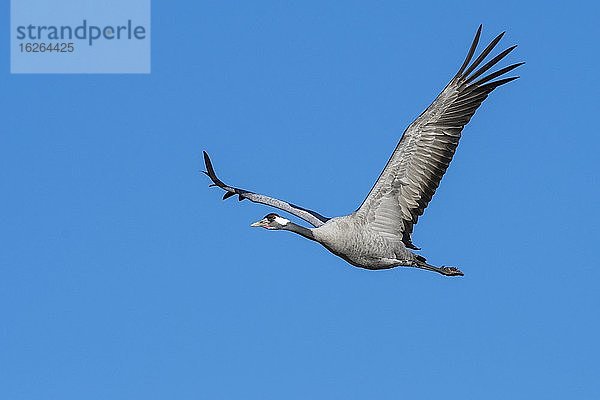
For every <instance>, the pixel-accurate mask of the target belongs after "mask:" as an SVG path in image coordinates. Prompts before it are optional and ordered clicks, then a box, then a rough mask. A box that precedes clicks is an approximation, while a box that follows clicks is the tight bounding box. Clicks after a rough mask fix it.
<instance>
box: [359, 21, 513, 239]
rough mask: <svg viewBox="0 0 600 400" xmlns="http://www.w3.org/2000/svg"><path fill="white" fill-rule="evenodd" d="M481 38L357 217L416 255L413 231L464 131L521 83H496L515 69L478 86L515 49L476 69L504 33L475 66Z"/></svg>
mask: <svg viewBox="0 0 600 400" xmlns="http://www.w3.org/2000/svg"><path fill="white" fill-rule="evenodd" d="M480 35H481V25H480V26H479V29H477V33H476V35H475V39H474V40H473V43H472V44H471V48H470V49H469V53H468V54H467V57H466V59H465V61H464V63H463V65H462V66H461V67H460V69H459V71H458V73H457V74H456V75H455V76H454V78H452V80H451V81H450V83H449V84H448V85H447V86H446V87H445V88H444V90H443V91H442V92H441V93H440V94H439V96H438V97H437V98H436V99H435V100H434V101H433V103H432V104H431V105H430V106H429V107H428V108H427V109H426V110H425V111H424V112H423V114H421V115H420V116H419V117H418V118H417V119H416V120H415V121H414V122H413V123H412V124H411V125H410V126H409V127H408V128H407V129H406V131H404V134H403V135H402V138H401V139H400V142H399V143H398V145H397V146H396V149H395V150H394V152H393V153H392V156H391V157H390V159H389V161H388V163H387V165H386V166H385V168H384V169H383V171H382V172H381V175H380V176H379V178H378V179H377V182H376V183H375V185H374V186H373V188H372V189H371V192H370V193H369V195H368V196H367V198H366V199H365V200H364V202H363V204H362V205H361V206H360V207H359V209H358V210H357V212H356V213H357V215H358V216H359V217H361V218H364V219H365V221H366V222H367V223H368V224H369V226H370V228H371V229H374V230H376V231H377V232H380V233H381V234H382V235H384V236H386V237H389V238H391V239H392V238H396V239H397V238H398V237H402V241H403V242H404V244H405V245H406V246H407V247H410V248H413V249H417V247H415V246H414V245H413V243H412V240H411V234H412V231H413V225H414V224H416V223H417V220H418V218H419V216H421V215H422V214H423V211H424V210H425V208H426V207H427V205H428V204H429V201H430V200H431V198H432V196H433V194H434V193H435V190H436V189H437V187H438V185H439V183H440V181H441V179H442V176H443V175H444V173H445V172H446V169H447V168H448V165H449V164H450V161H451V160H452V157H453V155H454V152H455V151H456V147H457V146H458V141H459V140H460V137H461V133H462V130H463V127H464V126H465V125H466V124H467V123H468V122H469V120H470V119H471V117H472V116H473V114H474V113H475V111H476V110H477V108H478V107H479V106H480V105H481V103H482V102H483V100H485V99H486V97H487V96H488V95H489V94H490V93H491V92H492V91H493V90H494V89H496V88H497V87H498V86H500V85H503V84H505V83H508V82H510V81H512V80H514V79H517V78H518V77H509V78H503V79H499V80H496V81H494V80H493V79H495V78H498V77H500V76H502V75H504V74H506V73H507V72H509V71H511V70H513V69H515V68H516V67H518V66H519V65H522V64H523V63H517V64H512V65H510V66H508V67H505V68H502V69H500V70H498V71H496V72H493V73H490V74H489V75H486V76H484V77H482V78H480V79H478V80H477V78H479V77H480V76H482V75H483V74H484V73H486V72H487V71H488V70H489V69H490V68H492V67H493V66H494V65H496V64H497V63H498V62H499V61H500V60H502V59H503V58H504V57H505V56H506V55H507V54H508V53H510V52H511V51H512V50H513V49H514V48H515V47H516V46H512V47H509V48H508V49H506V50H504V51H502V52H501V53H500V54H498V55H497V56H495V57H494V58H492V59H491V60H490V61H489V62H487V63H486V64H484V65H483V66H481V67H480V68H479V69H477V68H478V67H479V65H480V64H481V63H482V62H483V60H484V59H485V58H486V56H487V55H488V54H489V53H490V52H491V51H492V50H493V49H494V47H495V46H496V44H498V42H499V41H500V39H501V38H502V36H503V35H504V32H502V33H501V34H500V35H498V36H497V37H496V38H495V39H494V40H492V42H491V43H490V44H489V45H488V46H487V47H486V48H485V49H484V50H483V51H482V52H481V54H480V55H479V56H478V57H477V58H476V59H475V61H473V62H472V63H471V59H472V58H473V55H474V53H475V49H476V48H477V43H478V42H479V37H480ZM469 64H470V65H469ZM476 69H477V70H476Z"/></svg>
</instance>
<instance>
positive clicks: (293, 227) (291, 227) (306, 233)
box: [281, 221, 316, 240]
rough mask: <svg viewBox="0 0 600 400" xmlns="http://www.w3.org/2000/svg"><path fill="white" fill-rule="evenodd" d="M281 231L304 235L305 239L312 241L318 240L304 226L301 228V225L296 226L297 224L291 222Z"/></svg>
mask: <svg viewBox="0 0 600 400" xmlns="http://www.w3.org/2000/svg"><path fill="white" fill-rule="evenodd" d="M281 229H283V230H286V231H290V232H294V233H297V234H299V235H302V236H304V237H305V238H307V239H310V240H316V239H315V235H313V233H312V230H310V229H308V228H305V227H303V226H300V225H296V224H295V223H293V222H291V221H290V222H288V223H287V224H285V225H284V226H283V227H282V228H281Z"/></svg>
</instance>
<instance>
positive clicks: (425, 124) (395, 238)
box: [204, 25, 523, 276]
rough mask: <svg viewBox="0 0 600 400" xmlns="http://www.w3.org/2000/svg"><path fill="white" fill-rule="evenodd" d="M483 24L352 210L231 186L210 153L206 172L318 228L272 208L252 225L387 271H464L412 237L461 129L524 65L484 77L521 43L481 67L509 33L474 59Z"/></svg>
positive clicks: (229, 191) (233, 191) (242, 195)
mask: <svg viewBox="0 0 600 400" xmlns="http://www.w3.org/2000/svg"><path fill="white" fill-rule="evenodd" d="M481 28H482V27H481V25H480V26H479V28H478V29H477V33H476V35H475V38H474V40H473V43H472V45H471V48H470V49H469V52H468V54H467V57H466V59H465V61H464V63H463V64H462V66H461V67H460V68H459V70H458V72H457V73H456V75H455V76H454V77H453V78H452V80H451V81H450V83H448V85H447V86H446V87H445V88H444V89H443V90H442V92H441V93H440V94H439V95H438V97H437V98H436V99H435V100H434V101H433V103H432V104H431V105H430V106H429V107H428V108H427V109H426V110H425V111H424V112H423V113H422V114H421V115H420V116H419V117H418V118H417V119H416V120H415V121H414V122H413V123H412V124H410V126H409V127H408V128H407V129H406V130H405V131H404V134H403V135H402V138H401V139H400V142H399V143H398V145H397V146H396V149H395V150H394V152H393V153H392V155H391V157H390V159H389V160H388V162H387V164H386V166H385V168H384V169H383V171H382V172H381V175H380V176H379V178H378V179H377V181H376V182H375V185H374V186H373V188H372V189H371V191H370V192H369V194H368V195H367V197H366V198H365V200H364V201H363V203H362V204H361V206H360V207H359V208H358V209H357V210H356V211H355V212H353V213H352V214H350V215H346V216H343V217H336V218H332V219H329V218H326V217H323V216H322V215H320V214H318V213H316V212H314V211H311V210H308V209H305V208H302V207H299V206H296V205H294V204H291V203H288V202H286V201H283V200H279V199H275V198H273V197H269V196H265V195H261V194H257V193H253V192H250V191H247V190H244V189H239V188H235V187H232V186H228V185H226V184H225V183H223V182H222V181H221V180H219V179H218V178H217V176H216V174H215V172H214V168H213V166H212V163H211V161H210V158H209V157H208V154H206V152H204V161H205V164H206V169H207V171H206V172H205V173H206V174H207V175H208V176H209V177H210V178H211V180H212V181H213V184H212V185H211V186H218V187H220V188H221V189H224V190H225V194H224V196H223V199H227V198H228V197H231V196H234V195H238V198H239V200H240V201H241V200H243V199H248V200H250V201H253V202H255V203H261V204H266V205H269V206H272V207H275V208H279V209H281V210H284V211H286V212H289V213H290V214H293V215H295V216H297V217H299V218H301V219H303V220H305V221H306V222H308V223H310V224H311V225H313V227H314V228H305V227H302V226H299V225H297V224H294V223H293V222H291V221H288V220H286V219H284V218H281V217H279V216H278V215H277V214H273V213H271V214H269V215H267V216H266V217H265V218H263V219H262V220H261V221H259V222H256V223H254V224H252V226H260V227H264V228H267V229H272V230H275V229H281V230H289V231H292V232H294V233H297V234H300V235H302V236H304V237H306V238H308V239H311V240H315V241H317V242H319V243H321V244H322V245H323V246H325V247H326V248H327V249H328V250H329V251H331V252H332V253H334V254H336V255H338V256H340V257H341V258H343V259H344V260H346V261H348V262H349V263H350V264H352V265H355V266H357V267H362V268H367V269H387V268H393V267H396V266H409V267H417V268H422V269H426V270H431V271H435V272H439V273H441V274H444V275H449V276H454V275H463V274H462V272H461V271H460V270H459V269H457V268H454V267H435V266H432V265H429V264H427V263H426V262H425V258H424V257H422V256H420V255H417V254H415V253H413V252H412V251H410V250H409V249H415V250H418V248H417V247H416V246H415V245H414V244H413V243H412V232H413V226H414V225H415V224H416V223H417V221H418V218H419V217H420V216H421V215H422V214H423V212H424V210H425V208H426V207H427V205H428V204H429V202H430V201H431V198H432V197H433V195H434V193H435V191H436V189H437V187H438V186H439V184H440V181H441V179H442V177H443V175H444V173H445V172H446V169H447V168H448V165H449V164H450V161H451V160H452V157H453V156H454V152H455V151H456V147H457V146H458V142H459V140H460V137H461V134H462V130H463V127H464V126H465V125H466V124H467V123H468V122H469V120H470V119H471V117H472V116H473V114H474V113H475V111H476V110H477V108H479V106H480V105H481V103H482V102H483V100H485V99H486V98H487V96H488V95H489V94H490V93H491V92H492V91H493V90H494V89H495V88H497V87H498V86H500V85H503V84H505V83H508V82H510V81H512V80H514V79H517V78H518V77H508V78H502V79H498V80H494V79H496V78H499V77H500V76H502V75H504V74H506V73H507V72H509V71H511V70H513V69H515V68H516V67H518V66H520V65H522V64H523V63H517V64H512V65H509V66H507V67H504V68H502V69H500V70H498V71H496V72H493V73H490V74H489V75H485V76H483V77H481V76H482V75H484V74H485V73H486V72H487V71H488V70H489V69H490V68H492V67H493V66H494V65H496V64H497V63H498V62H499V61H500V60H502V59H503V58H504V57H506V55H508V53H510V52H511V51H512V50H513V49H514V48H515V47H516V46H512V47H509V48H508V49H506V50H504V51H502V52H501V53H499V54H498V55H497V56H495V57H493V58H492V59H491V60H490V61H488V62H487V63H485V64H484V65H482V66H481V67H480V65H481V63H482V62H483V61H484V60H485V58H486V57H487V56H488V55H489V53H490V52H491V51H492V50H493V49H494V47H495V46H496V45H497V44H498V42H499V41H500V39H501V38H502V36H503V35H504V32H503V33H501V34H500V35H498V36H497V37H496V38H495V39H494V40H492V42H491V43H490V44H489V45H488V46H487V47H486V48H485V49H484V50H483V51H482V52H481V54H480V55H479V56H478V57H477V58H476V59H475V60H474V61H473V62H471V60H472V58H473V55H474V54H475V50H476V48H477V44H478V42H479V37H480V35H481Z"/></svg>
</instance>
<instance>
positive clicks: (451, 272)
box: [412, 260, 464, 276]
mask: <svg viewBox="0 0 600 400" xmlns="http://www.w3.org/2000/svg"><path fill="white" fill-rule="evenodd" d="M412 266H413V267H416V268H421V269H426V270H427V271H434V272H437V273H438V274H442V275H446V276H463V275H464V274H463V273H462V271H461V270H460V269H458V268H456V267H445V266H442V267H436V266H433V265H429V264H427V263H426V262H425V261H421V260H414V261H413V262H412Z"/></svg>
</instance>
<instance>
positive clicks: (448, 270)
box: [440, 266, 465, 276]
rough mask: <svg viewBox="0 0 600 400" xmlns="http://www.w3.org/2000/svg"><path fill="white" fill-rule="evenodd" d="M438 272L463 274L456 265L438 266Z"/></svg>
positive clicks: (453, 274)
mask: <svg viewBox="0 0 600 400" xmlns="http://www.w3.org/2000/svg"><path fill="white" fill-rule="evenodd" d="M440 273H441V274H443V275H446V276H464V275H465V274H463V273H462V271H461V270H460V269H458V268H456V267H446V266H443V267H440Z"/></svg>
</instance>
